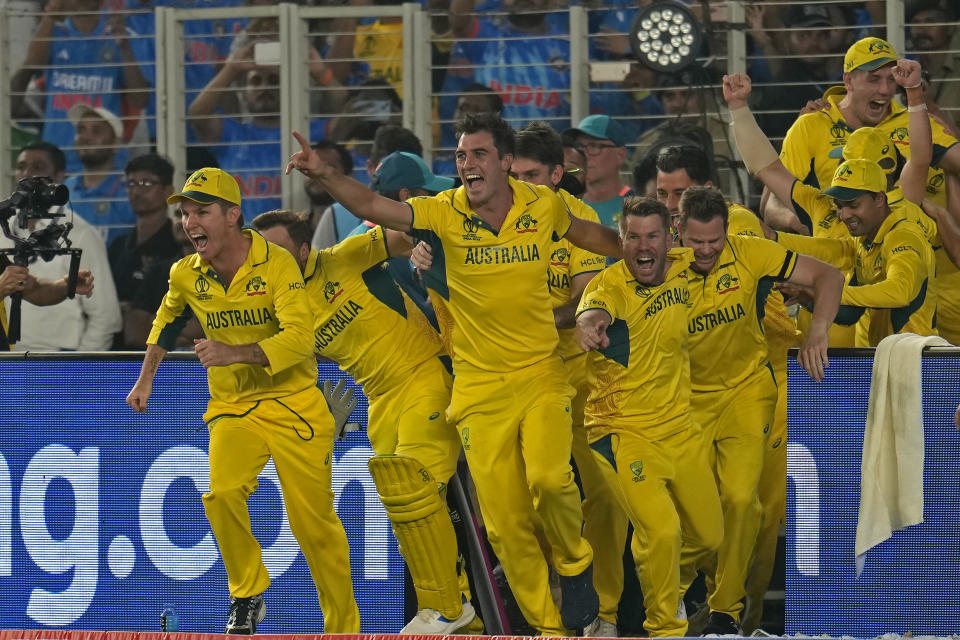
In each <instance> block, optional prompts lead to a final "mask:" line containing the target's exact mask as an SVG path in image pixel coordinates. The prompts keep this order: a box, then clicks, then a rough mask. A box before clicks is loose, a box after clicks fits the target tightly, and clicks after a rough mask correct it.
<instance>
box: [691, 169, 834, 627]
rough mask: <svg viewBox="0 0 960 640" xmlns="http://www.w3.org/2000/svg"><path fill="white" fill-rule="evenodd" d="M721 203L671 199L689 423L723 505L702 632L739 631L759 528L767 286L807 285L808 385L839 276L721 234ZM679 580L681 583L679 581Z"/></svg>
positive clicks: (767, 387) (767, 374)
mask: <svg viewBox="0 0 960 640" xmlns="http://www.w3.org/2000/svg"><path fill="white" fill-rule="evenodd" d="M728 218H729V214H728V206H727V203H726V201H725V200H724V198H723V195H722V194H721V193H720V192H719V191H717V190H716V189H714V188H712V187H699V186H691V187H689V188H687V189H686V191H684V192H683V195H682V196H681V198H680V224H679V227H680V239H681V242H682V243H683V246H685V247H689V248H691V249H693V252H694V262H693V264H692V265H691V266H690V268H689V269H687V278H688V280H689V283H690V321H689V324H688V331H689V333H690V362H691V363H692V369H691V382H692V388H693V395H692V400H691V406H692V408H693V418H694V421H695V422H697V423H698V424H701V425H703V427H704V429H705V432H706V434H707V438H706V441H707V443H708V448H709V452H708V455H709V457H710V461H711V464H712V465H713V470H714V473H715V475H716V478H717V486H718V489H719V490H720V500H721V503H722V505H723V542H722V543H721V545H720V549H719V550H718V552H717V561H716V571H715V572H714V576H713V582H714V588H713V590H712V591H711V593H710V594H709V595H708V598H707V605H708V606H709V607H710V618H709V622H708V624H707V627H706V629H704V632H705V633H716V634H720V635H726V634H734V635H739V633H740V625H739V619H740V612H741V611H742V610H743V600H744V597H745V595H746V591H745V584H746V579H747V573H748V571H749V569H750V563H751V560H752V557H753V551H754V546H755V544H756V540H757V532H758V530H759V527H760V523H761V506H760V499H759V493H758V486H759V482H760V475H761V473H762V471H763V460H764V458H765V447H766V445H767V440H768V438H769V431H770V426H771V425H772V424H773V421H774V410H775V407H776V403H777V384H776V380H775V378H774V374H773V370H772V368H771V367H770V362H769V355H768V347H767V340H766V337H765V336H764V331H763V324H762V320H763V305H764V303H765V301H766V298H767V295H768V294H769V293H770V291H771V289H772V287H773V285H774V284H775V283H777V282H783V281H787V282H792V283H796V284H801V285H805V286H810V287H812V288H813V291H814V295H815V298H816V300H815V307H814V317H813V320H812V322H811V325H810V330H809V332H808V334H807V339H806V341H805V342H804V344H803V345H802V346H801V347H800V352H799V354H798V356H797V359H798V361H799V362H800V364H801V365H802V366H803V367H804V369H806V370H807V372H809V373H810V375H811V376H812V377H813V378H814V379H816V380H822V379H823V375H824V373H823V371H824V367H825V366H826V365H827V344H828V338H827V329H828V328H829V326H830V323H831V322H832V321H833V318H834V317H835V316H836V313H837V309H838V307H839V302H840V293H841V290H842V289H843V274H842V273H840V271H839V270H837V269H836V268H834V267H831V266H830V265H829V264H826V263H824V262H820V261H819V260H815V259H813V258H810V257H807V256H803V255H798V254H796V253H794V252H793V251H788V250H786V249H784V248H783V247H781V246H779V245H777V244H776V243H774V242H771V241H769V240H766V239H763V238H750V237H741V236H733V235H728V230H729V229H728ZM687 579H692V576H687V577H685V583H684V586H687V585H688V584H689V583H687V582H686V580H687Z"/></svg>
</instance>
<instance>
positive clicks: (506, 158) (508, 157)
mask: <svg viewBox="0 0 960 640" xmlns="http://www.w3.org/2000/svg"><path fill="white" fill-rule="evenodd" d="M512 166H513V154H512V153H505V154H503V156H502V157H501V158H500V168H501V169H503V170H504V171H506V172H507V173H509V172H510V167H512Z"/></svg>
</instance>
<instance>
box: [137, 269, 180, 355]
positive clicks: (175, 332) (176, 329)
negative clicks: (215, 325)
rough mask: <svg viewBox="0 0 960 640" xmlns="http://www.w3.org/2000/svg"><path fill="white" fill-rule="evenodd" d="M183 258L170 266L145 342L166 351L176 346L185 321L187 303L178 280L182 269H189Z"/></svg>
mask: <svg viewBox="0 0 960 640" xmlns="http://www.w3.org/2000/svg"><path fill="white" fill-rule="evenodd" d="M184 260H186V258H185V259H184ZM184 260H180V261H178V262H175V263H174V264H173V266H172V267H170V280H169V284H168V286H167V293H166V294H165V295H164V296H163V302H161V303H160V308H159V309H157V315H156V316H155V317H154V318H153V328H152V329H150V335H149V336H147V342H146V343H147V344H155V345H157V346H160V347H163V348H164V349H166V350H167V351H172V350H173V349H174V347H176V344H177V337H178V336H179V335H180V331H182V330H183V327H184V325H185V324H186V323H187V316H186V314H185V313H184V309H185V308H186V306H187V303H186V301H185V300H184V297H183V291H182V290H181V289H180V286H179V282H178V281H179V278H178V275H180V274H181V273H182V272H183V271H184V269H189V267H187V266H185V264H184Z"/></svg>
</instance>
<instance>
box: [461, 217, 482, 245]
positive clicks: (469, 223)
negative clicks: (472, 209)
mask: <svg viewBox="0 0 960 640" xmlns="http://www.w3.org/2000/svg"><path fill="white" fill-rule="evenodd" d="M478 231H480V220H479V219H478V218H464V219H463V239H464V240H479V239H480V234H479V233H477V232H478Z"/></svg>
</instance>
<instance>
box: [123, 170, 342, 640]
mask: <svg viewBox="0 0 960 640" xmlns="http://www.w3.org/2000/svg"><path fill="white" fill-rule="evenodd" d="M168 202H169V203H170V204H177V206H178V211H179V214H180V217H181V220H182V223H183V230H184V232H185V233H186V234H187V236H188V237H189V238H190V240H191V242H192V243H193V245H194V247H195V248H196V250H197V253H195V254H193V255H190V256H187V257H186V258H183V259H182V260H180V261H179V262H177V263H176V264H175V265H173V267H172V268H171V269H170V289H169V291H168V292H167V294H166V295H165V296H164V298H163V303H162V304H161V306H160V309H159V310H158V311H157V317H156V319H155V320H154V323H153V330H152V331H151V332H150V336H149V337H148V338H147V352H146V355H145V357H144V360H143V367H142V368H141V371H140V377H139V378H138V379H137V382H136V384H135V385H134V387H133V389H132V390H131V391H130V393H129V395H128V396H127V404H129V405H130V406H131V407H132V408H133V409H134V411H138V412H141V413H142V412H146V410H147V400H148V399H149V397H150V394H151V391H152V388H153V378H154V376H155V374H156V371H157V367H158V366H159V365H160V361H161V360H163V356H164V354H166V352H167V350H168V349H170V348H171V347H172V346H173V344H174V341H175V340H176V338H177V334H178V333H179V331H180V328H181V327H182V326H183V324H184V323H185V322H186V316H185V315H184V311H185V310H186V307H187V305H189V306H190V307H191V309H192V310H193V313H194V315H196V317H197V318H198V319H199V320H200V325H201V326H202V327H203V329H204V333H205V334H206V338H204V339H203V340H198V341H196V346H195V348H194V350H195V352H196V354H197V357H198V358H199V359H200V363H201V364H202V365H203V366H204V368H205V369H207V378H208V383H209V387H210V402H209V404H208V405H207V411H206V413H204V416H203V418H204V420H205V421H206V422H207V424H208V426H209V429H210V452H209V456H210V491H209V492H208V493H206V494H204V496H203V505H204V508H205V509H206V512H207V519H208V520H209V521H210V528H211V529H212V530H213V534H214V536H216V538H217V544H218V546H219V547H220V554H221V555H222V557H223V563H224V566H225V567H226V570H227V580H228V583H229V588H230V596H231V603H230V613H229V616H228V620H227V626H226V633H236V634H253V633H256V631H257V624H258V623H259V622H260V621H262V620H263V617H264V615H265V613H266V607H265V605H264V601H263V595H262V594H263V592H264V591H265V590H266V589H267V587H268V586H269V585H270V576H269V575H268V574H267V569H266V567H265V566H264V564H263V560H262V557H261V552H260V545H259V544H258V543H257V540H256V538H254V536H253V533H252V532H251V529H250V515H249V512H248V511H247V500H248V498H249V497H250V495H251V494H252V493H253V492H254V491H255V490H256V488H257V476H258V475H259V473H260V471H261V470H262V469H263V467H264V465H266V463H267V462H268V461H269V460H270V458H271V457H272V458H273V461H274V463H275V464H276V467H277V473H278V474H279V476H280V482H281V488H282V491H283V498H284V504H285V506H286V509H287V515H288V516H289V519H290V527H291V529H292V531H293V534H294V536H296V538H297V542H298V543H299V544H300V549H301V551H303V555H304V556H305V557H306V560H307V564H308V565H309V567H310V573H311V575H312V576H313V580H314V583H315V584H316V586H317V593H318V595H319V599H320V606H321V607H322V609H323V615H324V630H325V631H326V632H328V633H359V631H360V613H359V610H358V609H357V604H356V602H355V601H354V598H353V585H352V584H351V581H350V550H349V547H348V546H347V536H346V533H345V532H344V530H343V526H342V525H341V523H340V520H339V518H338V517H337V513H336V511H335V510H334V508H333V491H332V490H331V476H330V463H331V458H332V456H333V432H334V422H333V418H332V417H331V415H330V412H329V411H327V407H326V403H325V402H324V400H323V394H322V393H321V391H320V389H318V388H317V364H316V360H315V359H314V356H313V315H312V313H311V309H310V302H309V300H308V298H307V293H306V289H305V288H304V284H303V277H302V276H301V274H300V270H299V269H298V267H297V263H296V261H294V259H293V257H292V256H291V255H290V254H289V252H287V251H285V250H283V249H281V248H280V247H277V246H276V245H273V244H270V243H268V242H267V241H266V240H264V239H263V237H262V236H261V235H260V234H259V233H256V232H255V231H250V230H245V229H242V228H241V227H242V225H243V214H242V213H241V210H240V187H239V186H238V185H237V181H236V180H235V179H234V178H233V176H231V175H230V174H228V173H226V172H224V171H222V170H220V169H211V168H206V169H199V170H197V171H195V172H194V173H193V174H192V175H191V176H190V177H189V178H188V179H187V181H186V183H185V184H184V186H183V189H182V190H181V191H180V193H175V194H173V195H172V196H170V198H169V199H168Z"/></svg>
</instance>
